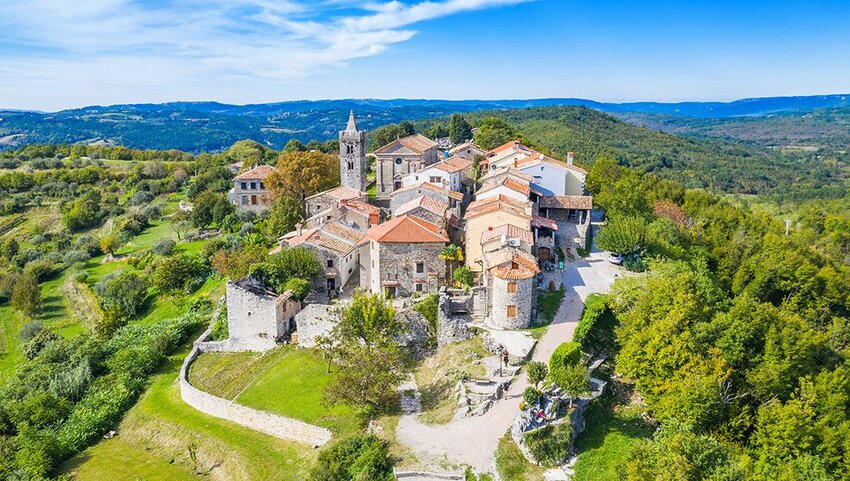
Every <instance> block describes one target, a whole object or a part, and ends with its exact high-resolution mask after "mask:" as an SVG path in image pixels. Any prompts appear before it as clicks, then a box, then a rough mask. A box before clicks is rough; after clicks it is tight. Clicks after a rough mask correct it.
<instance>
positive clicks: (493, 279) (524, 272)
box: [485, 248, 540, 329]
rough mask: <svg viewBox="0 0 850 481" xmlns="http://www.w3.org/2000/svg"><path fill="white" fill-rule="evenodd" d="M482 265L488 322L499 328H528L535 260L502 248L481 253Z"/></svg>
mask: <svg viewBox="0 0 850 481" xmlns="http://www.w3.org/2000/svg"><path fill="white" fill-rule="evenodd" d="M485 267H486V269H487V271H486V275H485V284H486V285H487V286H488V289H487V291H488V293H489V312H488V315H487V319H488V323H489V324H491V325H493V326H495V327H498V328H500V329H522V328H526V327H528V326H529V325H530V324H531V318H532V313H533V311H534V307H535V303H536V299H537V295H536V292H535V290H536V287H537V286H536V283H537V281H536V276H537V274H538V273H539V272H540V269H539V268H538V267H537V261H536V260H535V259H534V257H533V256H532V255H531V254H529V253H527V252H523V251H521V250H519V249H514V248H503V249H500V250H498V251H495V252H491V253H487V254H486V255H485Z"/></svg>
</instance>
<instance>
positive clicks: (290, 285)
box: [283, 277, 310, 301]
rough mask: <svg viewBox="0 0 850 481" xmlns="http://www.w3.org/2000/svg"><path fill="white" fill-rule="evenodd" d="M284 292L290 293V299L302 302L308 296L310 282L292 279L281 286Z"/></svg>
mask: <svg viewBox="0 0 850 481" xmlns="http://www.w3.org/2000/svg"><path fill="white" fill-rule="evenodd" d="M283 290H284V292H286V291H289V292H292V297H293V298H294V299H295V300H297V301H303V300H304V299H306V298H307V295H308V294H310V281H305V280H304V279H298V278H297V277H293V278H292V279H289V280H288V281H286V284H284V286H283Z"/></svg>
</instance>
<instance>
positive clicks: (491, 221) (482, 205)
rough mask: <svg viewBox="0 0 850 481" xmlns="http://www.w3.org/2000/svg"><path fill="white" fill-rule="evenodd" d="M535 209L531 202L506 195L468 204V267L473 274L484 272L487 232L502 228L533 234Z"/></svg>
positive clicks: (465, 218)
mask: <svg viewBox="0 0 850 481" xmlns="http://www.w3.org/2000/svg"><path fill="white" fill-rule="evenodd" d="M533 210H534V205H533V204H532V202H531V201H528V200H526V201H525V202H521V201H518V200H516V199H513V198H510V197H506V196H504V195H500V196H496V197H490V198H486V199H482V200H476V201H474V202H472V203H471V204H469V207H467V209H466V213H465V214H464V217H463V219H464V237H465V241H466V252H465V255H466V267H468V268H469V269H470V270H472V271H474V272H481V271H482V270H483V262H484V259H483V250H482V245H481V239H482V236H484V234H485V232H489V231H491V230H492V229H495V228H497V227H500V226H503V225H512V226H515V227H518V228H519V229H522V230H523V231H531V230H532V228H531V220H532V215H533Z"/></svg>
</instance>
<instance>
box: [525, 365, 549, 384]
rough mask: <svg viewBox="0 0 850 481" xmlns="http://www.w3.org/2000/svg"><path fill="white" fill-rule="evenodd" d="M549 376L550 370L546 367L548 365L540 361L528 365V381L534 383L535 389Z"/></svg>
mask: <svg viewBox="0 0 850 481" xmlns="http://www.w3.org/2000/svg"><path fill="white" fill-rule="evenodd" d="M548 375H549V368H547V367H546V363H543V362H540V361H531V362H529V363H528V381H529V382H531V383H534V387H538V386H539V385H540V383H541V382H543V380H544V379H546V376H548Z"/></svg>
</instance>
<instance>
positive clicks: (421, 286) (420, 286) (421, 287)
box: [416, 282, 425, 292]
mask: <svg viewBox="0 0 850 481" xmlns="http://www.w3.org/2000/svg"><path fill="white" fill-rule="evenodd" d="M424 286H425V284H423V283H421V282H417V283H416V292H422V291H423V290H425V288H424Z"/></svg>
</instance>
